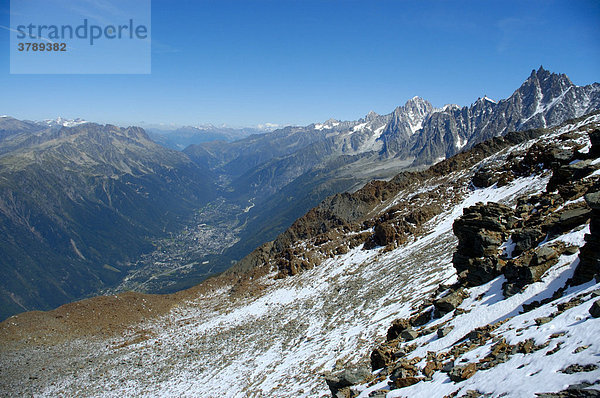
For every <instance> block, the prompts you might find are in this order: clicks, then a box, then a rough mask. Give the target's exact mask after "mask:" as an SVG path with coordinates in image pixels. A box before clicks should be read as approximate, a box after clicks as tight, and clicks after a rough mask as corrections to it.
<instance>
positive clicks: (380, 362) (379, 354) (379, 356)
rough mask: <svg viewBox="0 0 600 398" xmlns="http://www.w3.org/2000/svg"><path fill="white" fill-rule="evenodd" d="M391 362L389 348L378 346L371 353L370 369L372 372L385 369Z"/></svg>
mask: <svg viewBox="0 0 600 398" xmlns="http://www.w3.org/2000/svg"><path fill="white" fill-rule="evenodd" d="M392 362H393V352H392V349H391V347H386V346H380V347H377V348H375V349H374V350H373V352H371V369H372V370H373V371H375V370H377V369H381V368H385V367H387V366H388V365H389V364H391V363H392Z"/></svg>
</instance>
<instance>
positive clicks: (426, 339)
mask: <svg viewBox="0 0 600 398" xmlns="http://www.w3.org/2000/svg"><path fill="white" fill-rule="evenodd" d="M599 119H600V118H599V117H598V116H597V115H592V116H588V117H587V118H581V119H579V120H576V121H572V122H569V123H566V124H564V125H563V126H559V127H557V128H554V129H548V130H544V129H540V130H529V131H525V132H520V133H510V134H507V135H506V136H504V137H498V138H493V139H491V140H489V141H486V142H484V143H481V144H478V145H476V146H475V147H474V148H473V149H471V150H469V151H467V152H464V153H460V154H458V155H456V156H454V157H452V158H450V159H448V160H445V161H443V162H440V163H438V164H436V165H434V166H432V167H431V168H429V169H427V170H424V171H420V172H410V173H409V172H405V173H401V174H399V175H398V176H396V177H395V178H393V179H392V180H390V181H387V182H384V181H375V182H372V183H369V184H367V185H366V186H365V187H364V188H362V189H360V190H359V191H357V192H355V193H353V194H339V195H335V196H333V197H331V198H329V199H327V200H326V201H324V202H323V203H322V204H321V205H319V206H318V207H316V208H314V209H312V210H311V211H309V212H308V213H307V214H306V215H305V216H303V217H301V218H300V219H298V220H297V221H296V222H295V223H294V224H293V225H292V227H290V228H289V229H288V230H287V231H286V232H285V233H283V234H281V235H280V236H279V237H278V238H277V239H276V240H275V241H274V242H271V243H268V244H265V245H263V246H262V247H261V248H259V249H257V250H256V251H254V252H253V253H252V254H251V255H249V256H248V257H246V258H245V259H244V260H243V261H241V262H240V263H239V264H237V266H236V267H234V268H233V269H232V270H230V271H228V272H226V273H224V274H222V275H221V276H218V277H215V278H212V279H209V280H207V281H206V282H204V283H203V284H201V285H199V286H197V287H195V288H192V289H189V290H187V291H183V292H179V293H176V294H173V295H167V296H155V295H141V294H136V293H126V294H122V295H118V296H107V297H98V298H94V299H90V300H84V301H81V302H78V303H72V304H68V305H65V306H63V307H60V308H59V309H57V310H54V311H50V312H34V313H25V314H20V315H18V316H15V317H11V318H9V319H7V320H6V321H5V322H3V323H1V324H0V341H1V342H2V343H1V346H0V351H1V352H0V357H1V359H0V391H2V394H3V395H5V396H15V395H17V396H22V395H39V396H60V395H62V396H123V395H125V396H138V395H152V396H155V395H171V396H175V395H176V396H205V397H221V396H226V397H227V396H240V397H241V396H244V397H245V396H256V397H260V396H265V397H271V396H286V397H287V396H310V397H312V396H331V393H333V395H334V396H342V397H353V396H359V395H360V396H385V394H388V395H389V396H440V397H442V396H444V395H448V396H497V395H500V394H499V393H498V392H497V391H498V390H495V389H498V388H500V389H501V388H502V387H499V386H497V385H491V384H489V382H488V381H486V380H489V379H490V378H494V377H501V376H500V375H501V373H500V372H501V371H502V369H505V368H503V366H504V367H506V366H508V365H509V364H512V363H514V362H515V361H517V360H523V359H524V358H531V363H536V362H535V361H538V359H537V356H539V355H544V356H545V357H548V358H551V359H553V360H554V362H555V363H556V365H555V366H559V367H560V369H556V375H555V376H554V377H555V379H556V380H557V381H556V383H563V382H564V383H567V384H569V385H570V384H573V385H575V384H577V383H579V384H578V385H577V386H574V387H573V388H572V391H575V390H576V389H579V390H581V391H583V390H584V389H586V388H587V387H589V386H590V385H594V384H597V383H598V382H597V380H599V379H600V374H599V372H598V370H597V368H598V366H597V365H598V360H597V355H598V354H599V353H600V347H598V346H597V338H595V337H593V334H591V333H589V332H588V333H587V334H586V333H583V332H580V331H589V330H590V328H591V330H594V326H593V325H596V327H597V326H598V325H597V323H592V322H596V320H595V317H597V315H595V314H597V313H598V312H600V310H596V309H595V308H596V307H597V306H598V305H599V304H593V303H594V302H595V301H596V300H597V297H598V296H599V294H598V292H597V291H596V290H594V289H597V288H598V287H597V285H594V283H596V282H594V280H593V278H594V276H595V275H597V274H598V261H599V259H598V250H597V244H598V231H599V229H600V228H598V225H597V224H598V197H597V195H598V194H597V192H598V191H599V190H600V184H599V180H600V177H599V173H598V170H599V169H600V163H599V162H598V161H597V159H598V127H599V121H598V120H599ZM590 143H591V144H590ZM590 219H591V225H590V226H588V223H589V220H590ZM586 231H587V234H586ZM584 235H585V238H584ZM584 244H585V246H583V245H584ZM581 246H583V247H582V248H581V249H580V247H581ZM590 280H591V281H590ZM505 303H508V304H506V305H507V307H506V308H505V307H503V305H504V304H505ZM509 307H510V308H509ZM583 313H585V314H587V318H586V317H584V316H583V315H581V314H583ZM598 315H600V314H598ZM526 317H533V318H532V320H529V319H526V320H524V321H523V325H521V324H518V325H517V322H521V321H522V320H523V319H525V318H526ZM565 317H572V318H573V323H572V326H570V327H569V328H566V329H564V328H562V326H561V325H562V324H559V322H562V321H561V319H563V318H565ZM577 317H578V318H579V319H578V320H575V319H576V318H577ZM526 321H527V322H526ZM544 325H546V326H548V325H557V326H555V329H552V331H550V329H548V332H547V333H546V332H544V333H546V334H544V338H543V339H542V338H541V337H540V336H541V334H540V335H538V334H535V333H534V332H535V331H538V330H546V329H542V328H544V327H546V326H544ZM588 325H592V326H588ZM586 328H587V329H586ZM467 329H468V330H467ZM563 329H564V330H563ZM596 330H598V329H597V328H596ZM539 333H542V332H539ZM590 336H591V337H590ZM542 340H543V341H542ZM594 340H595V341H596V343H595V344H594V343H593V341H594ZM590 341H591V342H590ZM567 350H569V351H568V352H567ZM567 354H569V355H570V356H567ZM594 356H595V358H596V359H595V361H594V360H591V359H590V358H594ZM565 358H570V359H565ZM586 361H587V362H586ZM590 361H592V362H590ZM521 365H523V367H522V368H519V369H527V366H528V365H525V362H523V363H521ZM529 366H533V365H529ZM552 366H554V365H552ZM552 366H547V367H548V368H549V369H550V368H552ZM519 369H517V368H516V367H515V369H512V368H511V372H512V374H513V377H515V378H518V377H519V374H520V373H519V372H520V371H521V370H519ZM486 372H488V373H486ZM530 373H531V376H528V377H529V379H528V380H531V381H530V382H529V385H532V386H533V387H531V388H534V387H535V385H536V383H537V384H538V386H539V388H538V390H537V391H536V392H539V393H546V392H548V393H554V392H557V391H559V390H562V389H564V388H562V387H561V388H555V387H553V385H551V383H546V381H547V380H546V379H543V381H544V384H543V385H539V383H540V380H542V379H538V378H536V377H542V376H543V375H545V374H546V373H544V371H542V370H540V371H539V372H538V373H536V372H533V371H532V372H530ZM486 374H489V375H490V376H489V377H488V378H487V379H484V378H483V376H482V375H486ZM493 375H498V376H493ZM536 375H539V376H536ZM544 377H546V376H544ZM584 382H585V383H587V384H585V383H584ZM517 384H518V385H520V387H519V388H526V387H527V383H520V384H519V383H517ZM507 385H508V384H507ZM428 386H431V387H428ZM428 388H431V390H428ZM505 388H509V387H505ZM511 388H512V387H511ZM515 388H517V387H515ZM546 388H549V390H546ZM432 391H435V393H432ZM511 391H512V390H511ZM588 391H589V389H588ZM584 393H586V392H584ZM478 394H479V395H478ZM485 394H491V395H485ZM511 394H512V395H511ZM515 394H517V393H514V392H513V393H509V394H507V396H519V395H515ZM564 394H567V393H564ZM564 394H563V395H547V396H569V395H564ZM521 396H527V394H524V395H521ZM531 396H534V395H531Z"/></svg>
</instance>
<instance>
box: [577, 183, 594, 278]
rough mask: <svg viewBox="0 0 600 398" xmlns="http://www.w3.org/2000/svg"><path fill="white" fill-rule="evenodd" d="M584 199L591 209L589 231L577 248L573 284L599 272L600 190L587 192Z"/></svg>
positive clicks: (592, 276)
mask: <svg viewBox="0 0 600 398" xmlns="http://www.w3.org/2000/svg"><path fill="white" fill-rule="evenodd" d="M585 201H586V203H587V205H588V206H589V207H590V208H591V209H592V211H591V221H590V233H589V234H586V235H585V245H584V246H583V247H581V248H580V249H579V264H578V265H577V268H576V269H575V274H574V275H573V278H572V283H573V284H575V285H578V284H581V283H585V282H587V281H589V280H591V279H592V278H594V275H596V274H600V191H596V192H592V193H588V194H587V195H585Z"/></svg>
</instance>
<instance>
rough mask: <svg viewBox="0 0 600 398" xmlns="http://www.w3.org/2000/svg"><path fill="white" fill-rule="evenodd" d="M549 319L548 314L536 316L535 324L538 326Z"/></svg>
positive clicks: (550, 319)
mask: <svg viewBox="0 0 600 398" xmlns="http://www.w3.org/2000/svg"><path fill="white" fill-rule="evenodd" d="M550 321H552V318H551V317H549V316H543V317H541V318H536V319H535V324H536V325H538V326H540V325H543V324H545V323H548V322H550Z"/></svg>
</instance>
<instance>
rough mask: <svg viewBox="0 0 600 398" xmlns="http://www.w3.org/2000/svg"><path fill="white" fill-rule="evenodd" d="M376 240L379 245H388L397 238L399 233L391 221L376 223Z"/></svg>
mask: <svg viewBox="0 0 600 398" xmlns="http://www.w3.org/2000/svg"><path fill="white" fill-rule="evenodd" d="M374 232H375V234H374V237H373V239H374V241H375V243H376V244H378V245H379V246H386V245H388V244H389V243H392V242H394V241H395V240H396V238H397V236H398V233H397V232H396V228H394V226H393V225H392V223H391V222H386V223H382V224H377V225H375V231H374Z"/></svg>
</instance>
